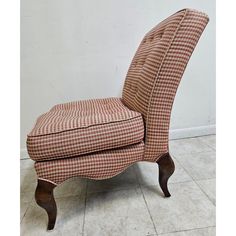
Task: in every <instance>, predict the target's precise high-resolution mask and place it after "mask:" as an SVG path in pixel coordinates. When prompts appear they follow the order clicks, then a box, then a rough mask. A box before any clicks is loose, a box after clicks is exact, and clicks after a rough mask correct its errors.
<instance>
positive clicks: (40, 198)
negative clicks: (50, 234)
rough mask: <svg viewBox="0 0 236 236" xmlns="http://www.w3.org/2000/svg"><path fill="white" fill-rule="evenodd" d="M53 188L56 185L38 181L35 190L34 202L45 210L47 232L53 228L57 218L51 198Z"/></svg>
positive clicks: (52, 198) (53, 201)
mask: <svg viewBox="0 0 236 236" xmlns="http://www.w3.org/2000/svg"><path fill="white" fill-rule="evenodd" d="M55 187H56V185H54V184H52V183H50V182H47V181H43V180H40V179H39V180H38V185H37V188H36V190H35V200H36V202H37V204H38V205H39V206H40V207H42V208H43V209H45V210H46V212H47V214H48V228H47V230H52V229H53V228H54V225H55V222H56V217H57V206H56V202H55V199H54V196H53V189H54V188H55Z"/></svg>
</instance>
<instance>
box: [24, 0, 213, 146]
mask: <svg viewBox="0 0 236 236" xmlns="http://www.w3.org/2000/svg"><path fill="white" fill-rule="evenodd" d="M186 7H188V8H195V9H198V10H202V11H204V12H206V13H207V14H208V15H209V17H210V23H209V24H208V26H207V28H206V30H205V32H204V35H203V36H202V38H201V39H200V42H199V44H198V46H197V48H196V50H195V52H194V54H193V56H192V59H191V61H190V63H189V65H188V67H187V70H186V72H185V74H184V78H183V80H182V82H181V85H180V87H179V90H178V93H177V96H176V100H175V103H174V108H173V113H172V120H171V129H172V130H174V131H172V133H171V135H172V137H185V136H186V135H187V136H194V135H198V134H207V133H211V132H214V125H215V1H214V0H209V1H206V0H178V1H172V0H165V1H161V0H119V1H118V0H101V1H96V0H86V1H85V0H40V1H39V0H22V1H21V149H22V150H24V148H25V140H26V134H27V133H28V132H29V131H30V129H31V128H32V126H33V125H34V122H35V119H36V118H37V117H38V116H39V115H40V114H41V113H43V112H46V111H47V110H48V109H50V107H52V106H53V105H54V104H57V103H64V102H68V101H73V100H80V99H88V98H101V97H110V96H113V97H114V96H121V91H122V86H123V82H124V79H125V75H126V72H127V70H128V67H129V64H130V62H131V59H132V57H133V55H134V53H135V50H136V48H137V46H138V44H139V43H140V41H141V39H142V37H143V36H144V34H145V33H146V32H147V31H149V30H150V29H151V28H152V27H153V26H154V25H156V24H157V23H158V22H159V21H161V20H162V19H164V18H166V17H168V16H169V15H170V14H172V13H174V12H176V11H178V10H180V9H182V8H186Z"/></svg>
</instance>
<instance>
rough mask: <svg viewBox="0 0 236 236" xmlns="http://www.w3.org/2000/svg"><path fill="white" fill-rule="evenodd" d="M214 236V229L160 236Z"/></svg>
mask: <svg viewBox="0 0 236 236" xmlns="http://www.w3.org/2000/svg"><path fill="white" fill-rule="evenodd" d="M215 235H216V228H215V227H209V228H203V229H194V230H188V231H182V232H176V233H170V234H162V236H215Z"/></svg>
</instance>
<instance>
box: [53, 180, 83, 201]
mask: <svg viewBox="0 0 236 236" xmlns="http://www.w3.org/2000/svg"><path fill="white" fill-rule="evenodd" d="M86 184H87V180H86V179H81V178H71V179H68V180H67V181H65V182H63V183H62V184H60V185H58V186H57V187H56V188H55V189H54V196H55V198H58V197H68V196H76V195H82V194H83V195H84V194H85V192H86Z"/></svg>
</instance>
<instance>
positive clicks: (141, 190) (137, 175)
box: [134, 168, 158, 235]
mask: <svg viewBox="0 0 236 236" xmlns="http://www.w3.org/2000/svg"><path fill="white" fill-rule="evenodd" d="M134 172H135V175H136V178H137V180H138V186H139V188H140V190H141V193H142V196H143V200H144V202H145V205H146V208H147V210H148V213H149V216H150V219H151V221H152V224H153V227H154V230H155V232H156V235H158V234H157V229H156V226H155V224H154V221H153V218H152V215H151V212H150V209H149V207H148V205H147V201H146V199H145V196H144V193H143V190H142V186H141V184H140V182H139V178H138V175H137V172H136V169H135V168H134Z"/></svg>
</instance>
